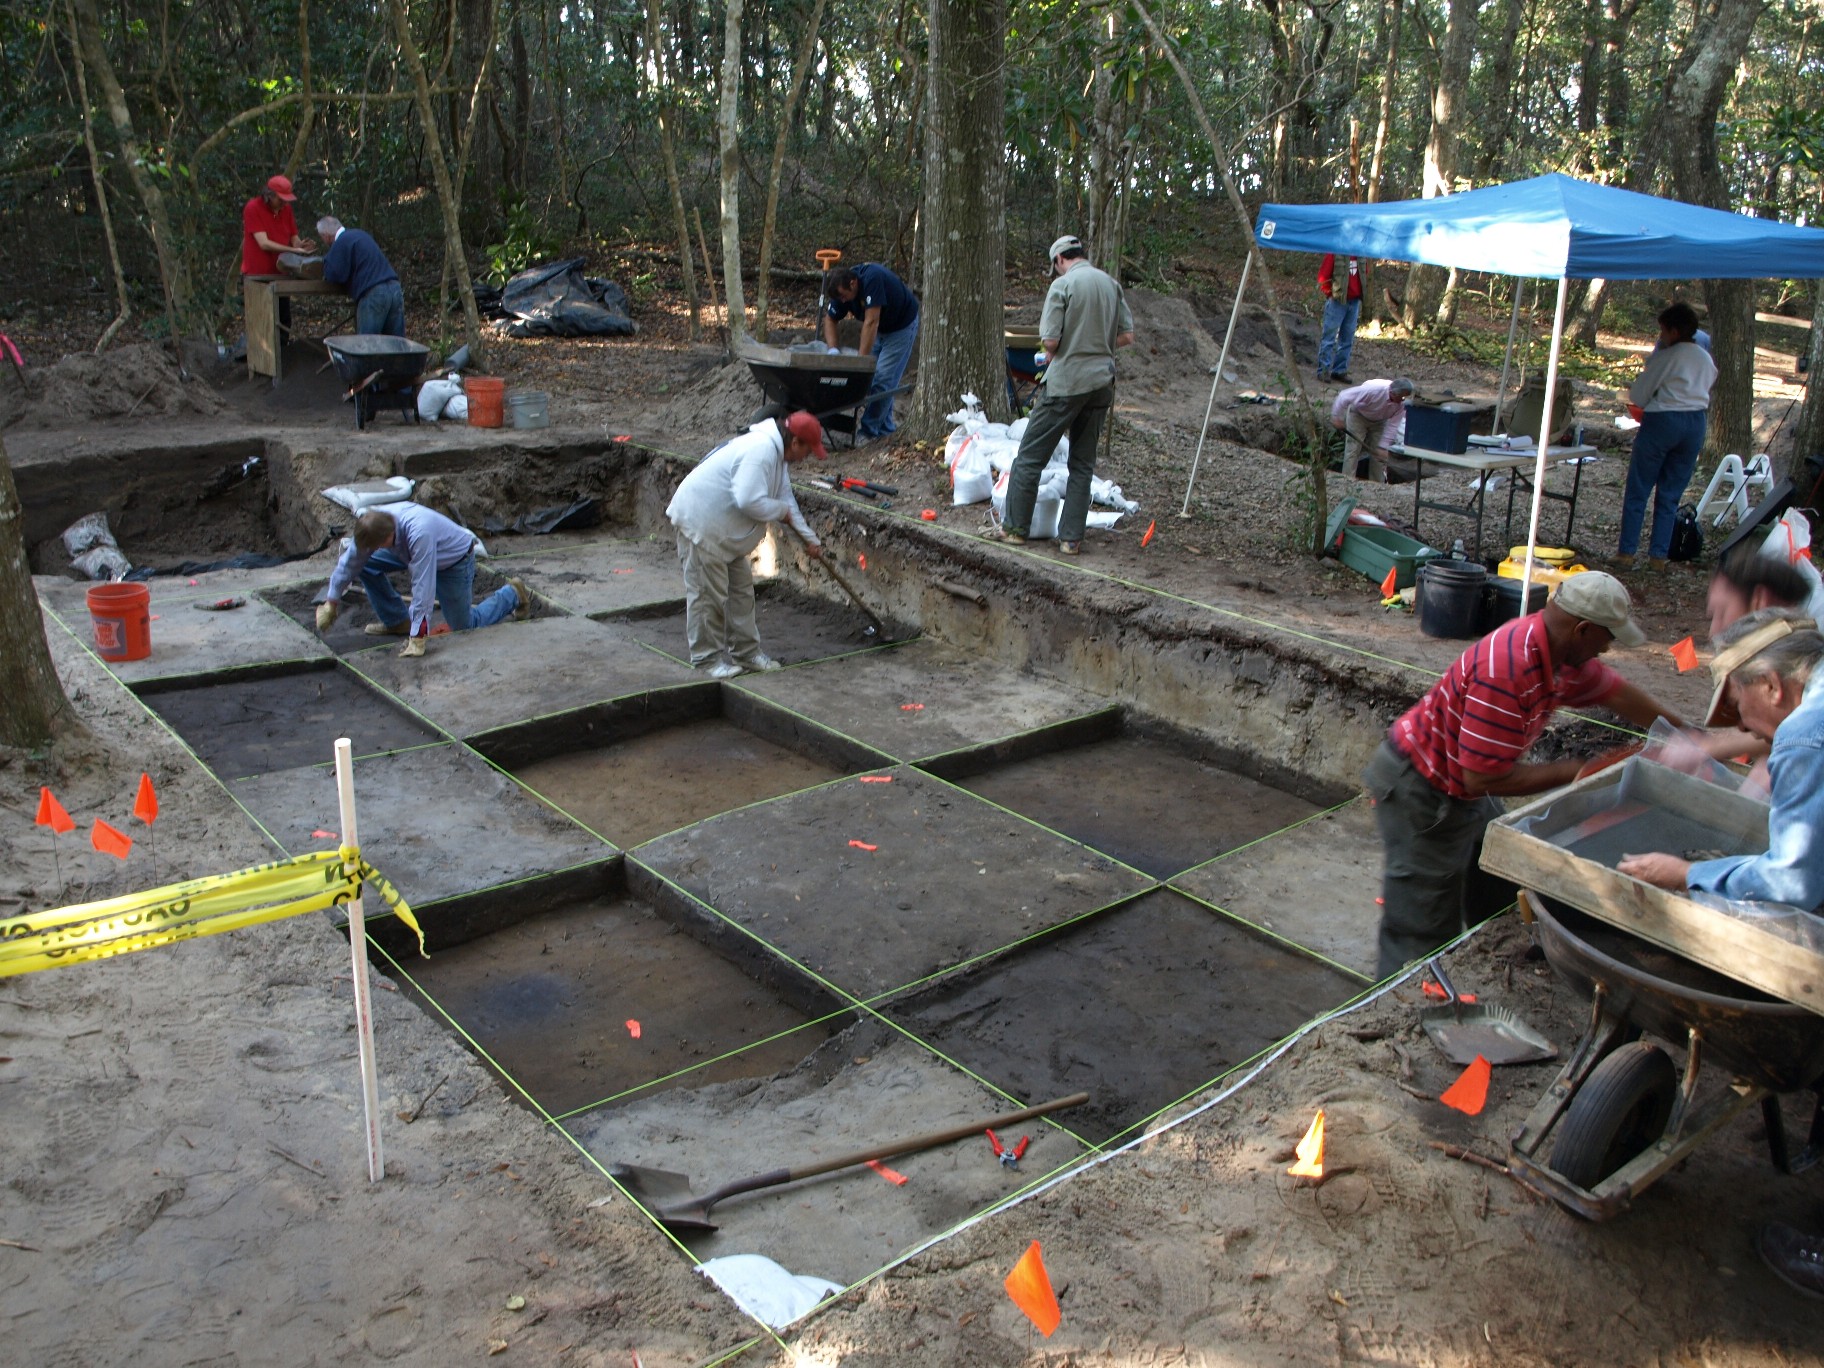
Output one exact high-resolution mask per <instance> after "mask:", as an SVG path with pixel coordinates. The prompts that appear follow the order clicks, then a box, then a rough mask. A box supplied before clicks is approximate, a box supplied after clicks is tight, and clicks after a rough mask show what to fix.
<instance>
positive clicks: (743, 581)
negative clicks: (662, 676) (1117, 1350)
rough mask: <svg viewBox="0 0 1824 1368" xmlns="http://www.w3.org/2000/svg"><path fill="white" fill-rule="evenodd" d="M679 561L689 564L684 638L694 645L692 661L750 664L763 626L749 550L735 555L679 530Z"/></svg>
mask: <svg viewBox="0 0 1824 1368" xmlns="http://www.w3.org/2000/svg"><path fill="white" fill-rule="evenodd" d="M678 561H679V563H680V564H681V565H682V566H683V567H684V638H685V640H686V641H687V642H688V643H689V644H690V663H691V664H692V665H712V664H714V663H715V662H716V661H717V660H732V661H734V662H735V663H736V664H747V663H750V662H751V661H752V660H753V659H754V658H755V657H756V656H758V655H759V654H760V629H759V628H758V627H757V626H755V624H754V567H753V566H752V565H751V564H750V563H749V562H748V559H747V556H746V554H745V553H743V554H742V555H739V556H736V557H735V558H734V559H733V560H730V559H728V558H727V557H726V556H723V555H718V554H715V553H712V552H706V551H704V549H703V548H702V547H700V546H698V545H697V544H696V543H695V542H693V541H692V540H691V539H690V538H689V537H687V536H685V535H684V534H683V533H682V532H680V533H678Z"/></svg>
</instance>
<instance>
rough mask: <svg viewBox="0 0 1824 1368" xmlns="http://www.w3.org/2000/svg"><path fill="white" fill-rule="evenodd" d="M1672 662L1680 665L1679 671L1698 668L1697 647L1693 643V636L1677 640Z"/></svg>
mask: <svg viewBox="0 0 1824 1368" xmlns="http://www.w3.org/2000/svg"><path fill="white" fill-rule="evenodd" d="M1672 663H1673V664H1675V665H1677V666H1678V672H1679V673H1680V674H1683V673H1684V672H1685V671H1686V670H1695V669H1696V668H1697V647H1696V646H1694V645H1692V644H1691V638H1690V637H1686V638H1685V639H1684V640H1683V641H1680V642H1676V643H1674V644H1673V646H1672Z"/></svg>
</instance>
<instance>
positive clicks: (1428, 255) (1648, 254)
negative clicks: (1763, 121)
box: [1185, 174, 1824, 575]
mask: <svg viewBox="0 0 1824 1368" xmlns="http://www.w3.org/2000/svg"><path fill="white" fill-rule="evenodd" d="M1254 240H1255V242H1257V243H1258V244H1259V245H1260V246H1262V247H1276V248H1278V249H1280V250H1281V251H1290V252H1336V253H1339V254H1347V255H1350V256H1360V257H1371V258H1377V259H1380V260H1385V261H1410V262H1423V263H1425V264H1428V265H1432V266H1446V267H1456V268H1457V269H1459V270H1470V271H1490V272H1494V273H1497V274H1500V275H1510V276H1522V277H1532V278H1535V279H1540V280H1551V279H1556V280H1557V282H1558V305H1557V310H1556V312H1555V314H1554V317H1553V321H1552V345H1551V351H1550V353H1549V357H1548V360H1547V362H1546V375H1545V403H1544V407H1543V410H1542V425H1543V426H1546V427H1549V426H1550V414H1551V412H1552V405H1553V400H1554V398H1555V394H1556V390H1557V385H1558V357H1559V351H1560V349H1561V347H1562V345H1563V340H1564V310H1565V295H1566V289H1567V286H1568V284H1569V282H1570V281H1571V280H1574V279H1576V280H1583V279H1593V278H1595V277H1598V276H1601V277H1605V278H1607V279H1610V280H1698V279H1709V280H1713V279H1722V278H1727V279H1759V278H1764V277H1773V278H1796V279H1812V278H1819V277H1824V231H1820V230H1818V229H1815V228H1795V227H1793V226H1792V225H1790V224H1784V223H1776V222H1773V221H1772V220H1769V219H1757V218H1749V217H1747V216H1746V215H1743V214H1731V213H1726V212H1724V211H1723V210H1720V209H1705V208H1700V207H1699V206H1697V205H1693V204H1683V203H1680V202H1679V201H1677V200H1668V199H1660V198H1658V197H1657V196H1654V195H1641V194H1636V193H1635V192H1634V191H1632V190H1619V189H1616V188H1614V187H1613V186H1607V185H1593V184H1591V183H1590V182H1588V181H1581V180H1577V179H1576V178H1575V177H1572V176H1563V175H1557V174H1552V175H1546V176H1535V177H1533V178H1532V179H1531V180H1523V181H1515V182H1513V183H1511V184H1508V185H1494V186H1489V187H1488V188H1487V189H1483V190H1470V191H1466V192H1464V193H1463V194H1460V195H1444V196H1440V197H1439V198H1437V199H1429V200H1399V201H1396V202H1394V203H1392V204H1267V205H1263V206H1261V210H1260V215H1259V218H1258V219H1257V220H1256V227H1255V232H1254ZM1242 284H1243V287H1244V288H1245V286H1246V271H1245V269H1244V272H1243V277H1242ZM1240 300H1241V296H1240V293H1239V292H1237V295H1236V304H1237V306H1238V307H1239V305H1240ZM1518 308H1519V301H1518V298H1516V300H1515V311H1516V319H1517V318H1518ZM1233 332H1234V323H1233V320H1231V322H1230V334H1231V335H1233ZM1512 344H1513V333H1512V330H1511V329H1510V331H1509V334H1508V345H1509V347H1510V348H1511V347H1512ZM1227 359H1228V342H1227V341H1226V340H1225V341H1224V344H1223V362H1222V363H1219V364H1218V367H1217V378H1218V379H1220V378H1221V371H1222V364H1223V363H1226V361H1227ZM1502 370H1503V374H1502V386H1503V389H1504V390H1505V387H1506V378H1507V377H1506V364H1505V362H1504V363H1503V367H1502ZM1214 398H1215V391H1214V387H1212V390H1211V399H1212V403H1213V401H1214ZM1205 427H1206V430H1207V427H1208V415H1207V414H1206V415H1205ZM1547 436H1548V434H1547V433H1546V432H1543V431H1542V432H1541V433H1540V434H1539V460H1538V466H1537V468H1536V470H1535V477H1534V480H1533V506H1532V518H1531V522H1530V523H1529V525H1528V529H1527V566H1526V573H1528V574H1529V575H1530V573H1531V570H1532V547H1533V544H1534V543H1535V542H1536V541H1537V539H1538V533H1539V508H1540V497H1541V490H1542V489H1543V488H1544V484H1545V467H1546V438H1547ZM1201 445H1202V444H1201V442H1199V449H1200V450H1201ZM1194 478H1195V463H1193V479H1194ZM1185 502H1186V506H1187V509H1188V506H1189V502H1190V495H1189V491H1188V490H1187V491H1186V495H1185Z"/></svg>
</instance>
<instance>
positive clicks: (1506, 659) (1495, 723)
mask: <svg viewBox="0 0 1824 1368" xmlns="http://www.w3.org/2000/svg"><path fill="white" fill-rule="evenodd" d="M1631 612H1632V605H1631V604H1630V603H1629V601H1628V591H1627V590H1626V589H1625V588H1623V587H1622V584H1621V581H1620V580H1618V579H1616V578H1614V577H1613V576H1612V575H1604V574H1598V573H1594V572H1591V573H1587V574H1582V575H1574V576H1572V577H1571V578H1570V579H1568V580H1566V581H1565V582H1564V583H1563V584H1562V585H1561V586H1560V587H1559V589H1558V593H1557V594H1556V595H1555V596H1554V597H1553V598H1552V600H1551V601H1550V602H1549V603H1547V604H1546V605H1545V607H1544V608H1542V609H1541V610H1540V611H1538V612H1537V613H1531V614H1528V615H1527V616H1526V617H1522V618H1517V619H1515V620H1514V621H1513V622H1509V623H1507V624H1505V625H1504V626H1502V627H1499V628H1497V629H1496V630H1495V631H1493V632H1491V633H1490V634H1489V635H1488V636H1486V637H1484V638H1483V639H1482V640H1481V641H1479V642H1477V643H1476V644H1475V645H1474V646H1472V647H1470V648H1469V649H1468V650H1467V651H1465V652H1464V653H1463V654H1462V656H1460V657H1459V658H1458V660H1457V663H1456V664H1455V665H1453V666H1451V667H1450V669H1449V670H1448V671H1447V672H1446V673H1445V675H1444V677H1443V678H1442V679H1440V680H1439V681H1438V682H1437V683H1436V684H1434V685H1432V686H1431V688H1430V689H1429V690H1428V691H1427V692H1426V694H1425V696H1424V697H1423V698H1421V699H1420V700H1419V701H1418V702H1417V703H1415V704H1413V706H1412V707H1411V708H1410V709H1408V710H1407V712H1406V714H1405V716H1403V717H1401V718H1400V720H1399V721H1397V722H1395V723H1394V724H1393V726H1392V727H1391V728H1390V729H1389V730H1388V732H1387V737H1386V739H1385V740H1383V741H1382V742H1381V747H1380V749H1379V750H1378V751H1376V752H1375V754H1374V758H1373V759H1372V760H1370V761H1369V762H1368V768H1367V770H1366V771H1364V773H1363V774H1362V785H1363V787H1364V788H1366V789H1367V791H1368V797H1369V801H1370V802H1372V803H1373V804H1374V810H1375V823H1376V825H1377V826H1378V827H1379V828H1380V833H1381V850H1382V855H1383V861H1384V866H1383V872H1382V875H1381V929H1380V960H1379V964H1378V966H1377V968H1376V970H1375V977H1376V978H1386V977H1387V976H1388V975H1390V974H1394V973H1397V972H1399V970H1400V969H1402V968H1403V967H1405V966H1406V965H1407V964H1410V963H1411V962H1412V961H1413V960H1416V959H1423V958H1424V957H1425V956H1427V955H1429V954H1430V953H1431V952H1432V951H1434V950H1436V949H1437V948H1438V947H1439V946H1440V945H1442V944H1444V942H1446V941H1448V940H1449V939H1450V938H1451V937H1453V936H1455V935H1456V934H1457V933H1458V932H1459V931H1460V930H1462V928H1463V926H1464V925H1465V924H1466V922H1467V921H1468V920H1471V919H1475V918H1480V917H1484V916H1488V915H1491V914H1493V913H1495V912H1498V911H1500V910H1501V908H1502V907H1503V906H1504V905H1505V904H1506V903H1507V902H1508V901H1510V900H1511V894H1510V893H1508V892H1506V891H1505V885H1501V884H1500V883H1499V882H1498V881H1497V880H1494V879H1492V878H1491V877H1490V876H1488V875H1486V874H1483V873H1482V871H1481V870H1480V868H1479V867H1478V866H1479V862H1480V858H1481V849H1482V832H1483V830H1484V828H1486V827H1487V826H1488V823H1489V821H1490V820H1491V819H1492V818H1494V817H1495V816H1498V815H1499V813H1500V811H1501V809H1500V806H1499V805H1498V804H1497V803H1495V802H1494V801H1493V800H1494V799H1495V798H1497V797H1507V796H1510V795H1520V794H1528V793H1543V792H1545V791H1546V790H1547V789H1553V788H1557V787H1559V786H1560V785H1563V784H1568V783H1570V782H1571V781H1572V780H1573V779H1575V778H1576V777H1577V775H1578V772H1579V771H1580V770H1581V769H1582V768H1583V765H1584V763H1585V762H1584V761H1583V760H1580V759H1571V760H1552V761H1546V762H1544V763H1539V764H1522V763H1521V761H1520V757H1521V756H1523V755H1524V754H1525V753H1526V751H1527V749H1528V748H1529V747H1530V746H1531V745H1532V744H1533V742H1534V741H1536V740H1537V739H1538V737H1539V734H1540V733H1541V732H1542V731H1544V730H1545V724H1546V722H1547V721H1549V720H1550V718H1551V715H1552V714H1553V713H1554V712H1555V711H1557V710H1558V709H1559V708H1567V707H1568V708H1580V707H1590V706H1594V705H1597V704H1600V705H1601V706H1602V707H1604V708H1606V709H1608V710H1609V711H1610V712H1613V713H1616V714H1618V715H1619V716H1621V717H1623V718H1625V719H1627V720H1628V721H1629V722H1632V723H1634V724H1635V725H1636V726H1638V727H1641V728H1643V729H1644V728H1646V727H1648V726H1651V725H1652V723H1653V720H1654V719H1655V718H1658V717H1664V718H1665V719H1666V720H1667V721H1668V722H1670V723H1671V724H1672V725H1673V726H1675V727H1676V726H1683V725H1684V724H1683V723H1682V722H1681V721H1680V720H1679V719H1678V718H1677V717H1676V716H1674V715H1673V714H1672V713H1671V712H1669V711H1668V710H1667V709H1666V708H1665V707H1664V705H1662V704H1660V703H1658V702H1656V701H1655V700H1654V699H1653V698H1651V697H1650V696H1649V695H1648V694H1647V693H1645V692H1644V691H1643V690H1641V689H1639V688H1637V687H1635V686H1634V685H1632V684H1630V683H1628V682H1627V681H1626V680H1624V679H1623V678H1622V677H1621V676H1620V675H1618V674H1616V673H1615V672H1614V671H1613V670H1611V669H1609V668H1608V666H1606V665H1603V664H1601V663H1600V662H1599V661H1598V659H1597V657H1599V656H1601V655H1602V654H1603V653H1604V652H1606V651H1607V650H1608V649H1609V647H1610V646H1612V645H1614V644H1615V643H1616V642H1620V643H1621V644H1622V645H1623V646H1639V645H1640V644H1641V643H1643V642H1644V641H1645V640H1646V634H1645V633H1644V632H1642V631H1641V630H1640V627H1639V626H1638V625H1637V624H1636V623H1635V621H1634V619H1633V617H1632V616H1631V615H1630V614H1631Z"/></svg>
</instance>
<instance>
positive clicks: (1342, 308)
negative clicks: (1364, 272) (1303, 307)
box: [1317, 297, 1362, 375]
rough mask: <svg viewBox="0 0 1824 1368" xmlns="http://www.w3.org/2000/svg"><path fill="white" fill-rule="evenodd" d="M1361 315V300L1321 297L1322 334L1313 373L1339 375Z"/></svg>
mask: <svg viewBox="0 0 1824 1368" xmlns="http://www.w3.org/2000/svg"><path fill="white" fill-rule="evenodd" d="M1361 316H1362V301H1361V300H1359V299H1351V300H1349V301H1348V302H1347V303H1344V302H1343V301H1342V300H1340V299H1336V298H1334V297H1333V298H1329V299H1326V300H1324V337H1323V341H1321V342H1320V343H1318V346H1317V373H1318V374H1319V375H1342V374H1343V373H1344V372H1346V371H1347V370H1348V369H1349V358H1350V356H1351V355H1352V354H1353V353H1354V351H1355V325H1356V323H1357V322H1358V321H1359V320H1360V319H1361Z"/></svg>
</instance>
